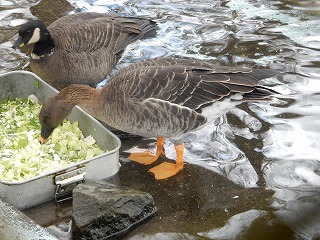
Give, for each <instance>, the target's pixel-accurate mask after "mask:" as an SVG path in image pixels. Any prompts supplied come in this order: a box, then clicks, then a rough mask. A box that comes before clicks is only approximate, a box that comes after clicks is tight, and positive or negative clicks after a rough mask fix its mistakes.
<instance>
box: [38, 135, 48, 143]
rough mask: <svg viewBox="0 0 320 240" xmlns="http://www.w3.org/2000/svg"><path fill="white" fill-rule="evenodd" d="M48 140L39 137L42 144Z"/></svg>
mask: <svg viewBox="0 0 320 240" xmlns="http://www.w3.org/2000/svg"><path fill="white" fill-rule="evenodd" d="M46 140H47V139H45V138H43V137H42V136H40V137H39V141H40V143H41V144H44V143H45V142H46Z"/></svg>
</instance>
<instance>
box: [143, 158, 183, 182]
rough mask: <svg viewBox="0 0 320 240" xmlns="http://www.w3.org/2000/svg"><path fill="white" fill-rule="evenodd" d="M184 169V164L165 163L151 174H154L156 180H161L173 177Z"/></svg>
mask: <svg viewBox="0 0 320 240" xmlns="http://www.w3.org/2000/svg"><path fill="white" fill-rule="evenodd" d="M182 169H183V162H180V163H176V164H174V163H168V162H163V163H161V164H159V165H158V166H155V167H153V168H151V169H150V170H149V172H152V173H153V174H154V177H155V179H157V180H160V179H166V178H169V177H172V176H174V175H175V174H177V173H178V172H179V171H180V170H182Z"/></svg>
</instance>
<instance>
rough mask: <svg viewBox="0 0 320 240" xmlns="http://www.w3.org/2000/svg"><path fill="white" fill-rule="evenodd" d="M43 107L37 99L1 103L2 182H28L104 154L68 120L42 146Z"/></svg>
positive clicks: (0, 148)
mask: <svg viewBox="0 0 320 240" xmlns="http://www.w3.org/2000/svg"><path fill="white" fill-rule="evenodd" d="M40 108H41V105H40V104H38V103H37V101H34V98H29V99H16V100H15V101H11V100H5V101H4V102H2V103H0V142H1V145H0V155H1V162H0V180H2V181H7V182H17V181H23V180H27V179H30V178H33V177H36V176H38V175H41V174H44V173H46V172H51V171H55V170H58V169H60V168H62V167H65V166H68V165H71V164H74V163H76V162H80V161H83V160H85V159H90V158H92V157H95V156H97V155H100V154H102V153H103V151H102V150H101V149H100V147H99V146H98V145H97V144H96V141H95V140H94V138H93V137H92V136H88V137H86V138H85V137H84V136H83V134H82V132H81V130H80V128H79V127H78V123H77V122H74V123H70V122H69V121H67V120H65V121H64V122H63V124H62V125H61V126H59V127H57V128H56V129H55V130H54V131H53V133H52V135H51V137H50V138H49V139H48V140H47V142H46V143H45V144H40V142H39V136H40V130H41V125H40V123H39V120H38V115H39V111H40Z"/></svg>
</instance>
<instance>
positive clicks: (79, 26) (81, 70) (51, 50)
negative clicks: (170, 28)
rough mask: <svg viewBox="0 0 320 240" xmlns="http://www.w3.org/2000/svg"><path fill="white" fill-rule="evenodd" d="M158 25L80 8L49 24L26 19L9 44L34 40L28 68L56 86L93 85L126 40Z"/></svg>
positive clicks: (145, 34)
mask: <svg viewBox="0 0 320 240" xmlns="http://www.w3.org/2000/svg"><path fill="white" fill-rule="evenodd" d="M157 29H158V27H157V24H156V23H155V22H154V21H152V20H147V19H142V18H138V17H123V16H119V15H116V14H107V13H93V12H82V13H76V14H71V15H67V16H64V17H62V18H59V19H58V20H56V21H55V22H53V23H52V24H51V25H49V26H48V28H47V27H46V26H45V24H44V23H43V22H41V21H40V20H32V21H29V22H27V23H25V24H23V25H21V27H20V28H19V36H18V39H17V40H16V41H15V43H14V44H13V46H12V47H13V48H14V49H16V48H22V47H23V46H25V45H28V44H34V47H33V50H32V53H31V55H30V68H31V70H32V71H33V72H34V73H35V74H37V75H38V76H39V77H40V78H42V79H43V80H44V81H46V82H48V83H49V84H51V85H52V86H53V87H55V88H57V89H58V90H61V89H62V88H64V87H66V86H68V85H71V84H85V85H89V86H91V87H96V85H97V84H98V83H99V82H101V81H102V80H103V79H104V78H105V77H106V76H107V75H108V73H109V72H110V70H111V69H112V68H113V67H114V66H115V65H116V64H117V63H118V61H119V60H120V58H121V57H122V54H123V52H124V50H125V48H126V46H127V45H128V44H130V43H132V42H134V41H137V40H139V39H146V38H152V37H155V36H156V32H157Z"/></svg>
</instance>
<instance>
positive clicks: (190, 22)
mask: <svg viewBox="0 0 320 240" xmlns="http://www.w3.org/2000/svg"><path fill="white" fill-rule="evenodd" d="M57 9H58V11H57ZM72 9H74V11H98V12H116V13H120V14H125V15H139V16H143V17H150V18H152V19H155V20H156V21H157V22H158V23H159V27H160V30H159V34H158V37H157V38H156V39H150V40H145V41H141V42H138V43H134V44H132V45H131V46H130V47H129V48H128V50H129V51H128V53H127V54H126V55H125V56H124V58H123V60H122V62H121V63H120V64H119V66H118V68H120V67H122V66H124V65H127V64H128V63H130V62H135V61H139V60H141V59H146V58H151V57H158V56H165V55H172V54H174V55H179V56H185V57H192V58H197V59H203V60H207V61H209V62H212V63H213V64H217V65H237V66H248V67H267V68H272V69H276V70H279V71H281V72H282V74H281V76H278V77H277V78H272V79H268V80H267V81H264V82H263V83H264V84H266V85H268V86H273V87H274V88H275V89H276V90H277V91H279V92H281V93H282V97H281V98H280V99H278V100H276V101H274V102H271V103H249V104H241V105H240V106H238V107H237V108H236V109H235V110H233V111H231V112H230V113H228V114H227V115H226V116H222V117H221V118H219V119H218V120H217V121H216V122H214V123H213V124H212V125H210V126H209V127H208V128H206V129H204V130H202V131H198V132H197V133H195V134H190V135H189V136H187V138H186V144H185V148H186V156H185V160H186V162H187V164H186V166H185V168H184V170H183V171H181V172H179V173H178V174H177V175H176V176H174V177H172V178H169V179H167V180H163V181H156V180H154V178H153V176H152V174H151V173H148V172H147V170H148V169H149V168H151V167H152V166H153V165H151V166H141V165H138V164H136V163H132V162H130V161H128V160H127V159H126V157H127V156H128V153H127V152H126V151H127V150H128V149H130V148H131V147H133V146H138V147H148V148H152V147H154V140H153V139H142V138H132V139H130V138H123V139H122V148H121V163H122V167H121V168H120V172H119V173H118V174H117V175H116V176H114V177H113V179H110V181H112V182H114V183H116V184H119V185H123V186H128V187H131V188H134V189H137V190H141V191H146V192H149V193H150V194H151V195H152V196H153V197H154V200H155V202H156V205H157V207H158V213H157V215H156V216H155V217H153V218H152V219H151V220H150V221H148V222H146V223H145V224H143V225H141V226H139V227H138V228H136V229H135V230H134V231H133V232H131V233H130V234H129V235H128V236H127V237H126V238H125V239H131V240H132V239H262V240H263V239H281V240H284V239H288V240H290V239H299V240H300V239H303V240H304V239H306V240H307V239H320V175H319V169H320V161H319V159H320V151H319V149H320V145H319V139H320V125H319V120H318V119H319V106H320V99H319V93H320V87H319V81H320V75H319V72H320V69H319V68H320V64H319V59H320V58H319V57H320V47H319V46H320V28H319V23H320V20H319V19H320V18H319V15H320V4H319V2H318V1H264V0H260V1H258V0H255V1H248V0H237V1H236V0H230V1H211V0H201V1H179V0H176V1H173V0H166V1H165V0H154V1H149V0H132V1H126V0H120V1H94V0H92V1H85V0H82V1H80V0H74V1H70V2H68V1H62V0H60V1H48V0H45V1H40V2H39V3H35V2H34V1H31V0H30V1H13V0H6V1H3V2H1V3H0V16H1V20H0V56H1V58H0V73H2V72H6V71H11V70H15V69H21V68H22V67H23V66H24V65H25V64H26V63H27V61H28V57H27V56H26V55H25V54H24V53H21V52H19V51H14V50H13V49H11V45H12V42H13V41H14V39H15V36H14V35H15V33H16V31H17V28H18V26H19V25H20V24H22V23H23V22H24V21H26V20H28V19H32V18H34V17H39V18H41V19H42V20H44V22H45V23H47V24H49V23H50V22H52V21H53V20H55V19H57V18H58V17H60V16H62V15H64V14H67V13H70V11H72ZM26 52H28V50H26ZM165 149H166V153H167V157H168V158H170V159H174V151H173V148H172V145H171V144H170V143H169V142H167V143H166V146H165ZM163 160H166V161H168V159H167V158H164V157H162V158H161V159H160V161H163ZM158 163H159V162H157V163H156V164H158ZM24 212H25V213H26V214H27V215H28V216H30V217H31V218H32V219H34V220H35V221H36V222H37V223H39V224H40V225H42V226H50V225H52V224H55V223H58V222H68V221H69V220H70V216H71V203H70V202H66V203H63V204H60V205H56V204H55V203H53V202H50V203H46V204H43V205H40V206H37V207H35V208H32V209H28V210H26V211H24Z"/></svg>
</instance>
